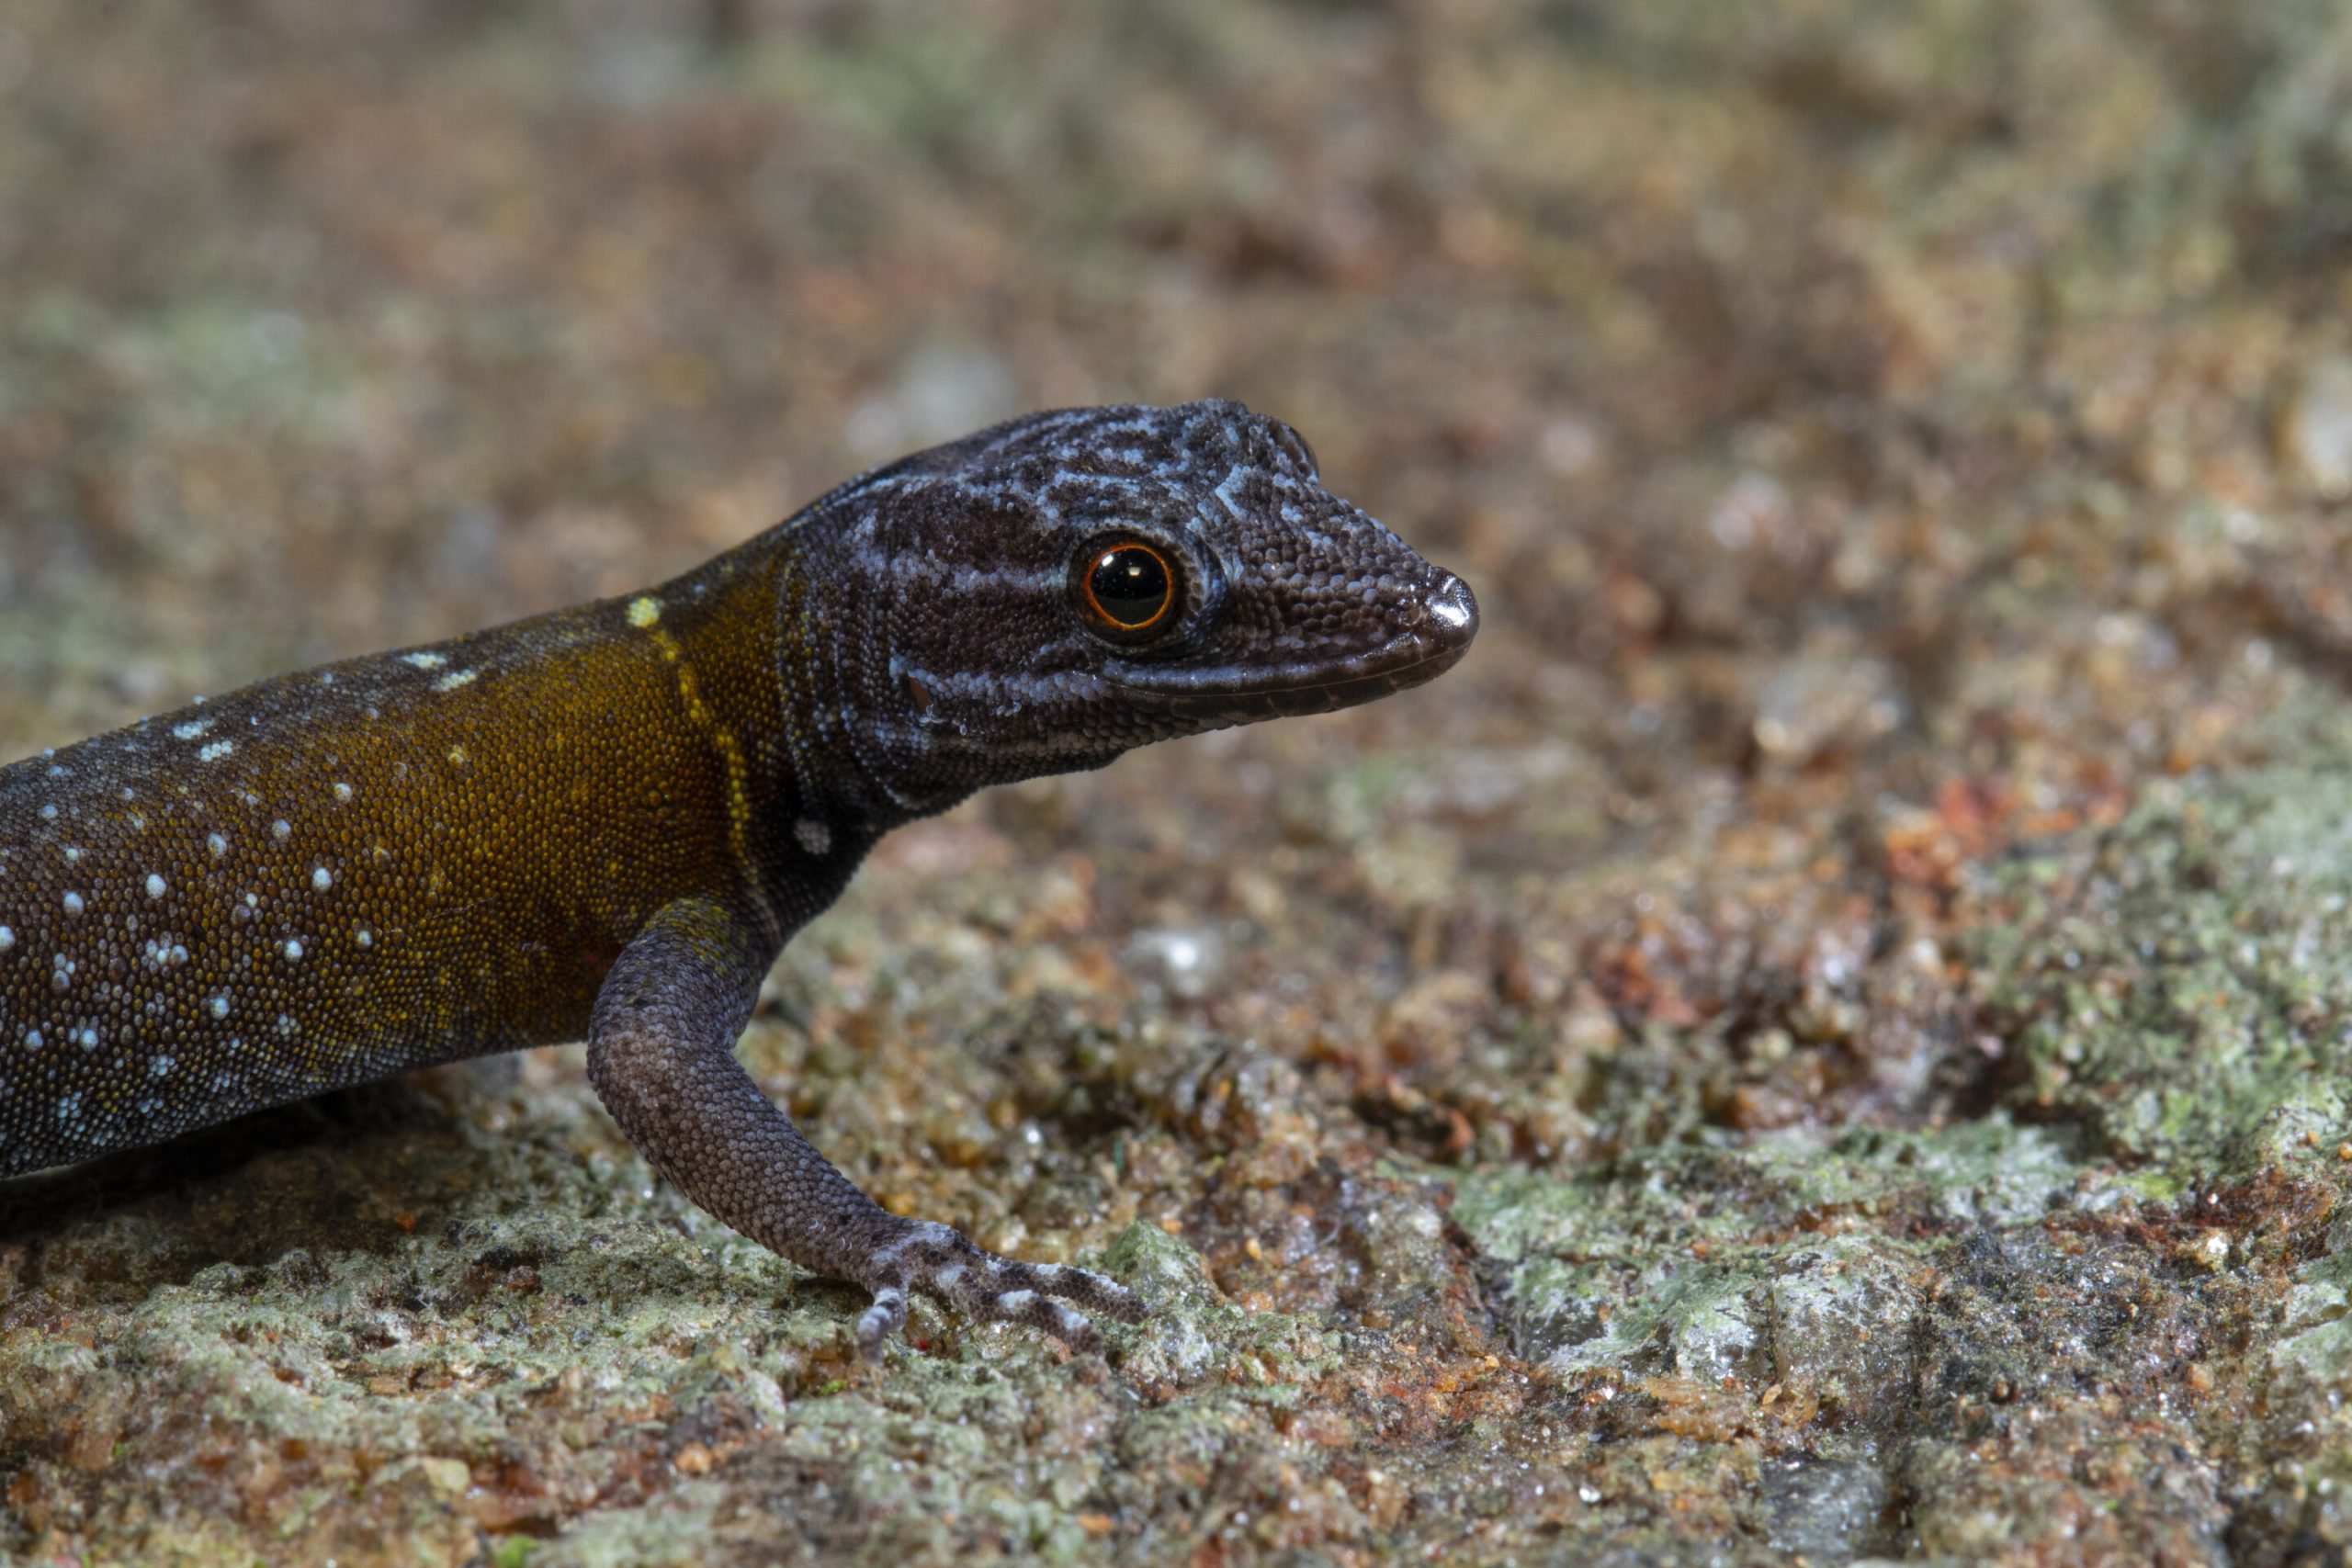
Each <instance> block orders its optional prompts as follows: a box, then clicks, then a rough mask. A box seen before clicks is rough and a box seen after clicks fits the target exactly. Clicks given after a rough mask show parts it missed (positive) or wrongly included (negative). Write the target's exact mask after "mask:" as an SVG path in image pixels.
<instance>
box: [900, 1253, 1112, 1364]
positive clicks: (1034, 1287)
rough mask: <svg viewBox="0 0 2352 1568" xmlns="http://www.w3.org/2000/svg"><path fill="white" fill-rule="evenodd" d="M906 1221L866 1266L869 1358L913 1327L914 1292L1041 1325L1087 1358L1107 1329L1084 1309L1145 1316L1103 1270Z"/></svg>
mask: <svg viewBox="0 0 2352 1568" xmlns="http://www.w3.org/2000/svg"><path fill="white" fill-rule="evenodd" d="M904 1223H905V1226H906V1228H905V1229H904V1230H903V1231H901V1232H900V1233H899V1235H898V1236H897V1237H896V1238H894V1239H893V1240H892V1241H890V1242H889V1243H888V1245H887V1246H885V1247H882V1248H880V1249H879V1250H878V1251H876V1253H875V1254H874V1256H873V1258H872V1260H871V1261H870V1263H869V1265H868V1267H867V1269H866V1270H865V1280H864V1282H865V1284H866V1285H868V1286H869V1287H870V1288H871V1289H872V1290H873V1292H874V1304H873V1305H872V1306H870V1307H868V1308H866V1310H865V1314H864V1315H863V1316H861V1317H860V1318H859V1319H858V1321H857V1348H858V1353H859V1354H860V1355H862V1356H864V1357H865V1359H867V1360H869V1361H875V1360H879V1359H881V1356H882V1347H883V1344H884V1342H885V1341H886V1340H888V1338H889V1337H890V1336H891V1335H892V1334H894V1333H897V1332H898V1331H899V1329H901V1328H903V1327H904V1326H905V1325H906V1320H907V1297H908V1295H909V1293H910V1292H914V1291H921V1292H923V1294H925V1295H928V1296H933V1297H935V1298H937V1299H938V1300H941V1301H944V1302H946V1303H950V1304H951V1305H954V1306H956V1307H957V1308H959V1309H961V1310H962V1312H963V1313H964V1314H965V1315H966V1316H967V1317H970V1318H972V1319H974V1320H975V1321H977V1322H981V1323H1018V1324H1023V1325H1027V1326H1029V1327H1031V1328H1036V1329H1042V1330H1043V1331H1044V1332H1046V1333H1047V1334H1050V1335H1052V1336H1053V1337H1055V1338H1057V1339H1058V1340H1060V1341H1061V1342H1062V1343H1063V1344H1065V1345H1067V1346H1069V1348H1070V1349H1071V1350H1073V1351H1074V1352H1076V1353H1077V1354H1079V1355H1081V1356H1099V1355H1101V1354H1103V1348H1104V1347H1103V1333H1102V1330H1100V1329H1098V1328H1096V1327H1095V1326H1094V1323H1093V1320H1092V1319H1091V1318H1089V1317H1088V1316H1087V1315H1086V1313H1085V1312H1080V1311H1079V1310H1078V1307H1084V1308H1086V1309H1088V1311H1091V1312H1095V1313H1100V1314H1103V1315H1104V1316H1106V1317H1112V1318H1115V1319H1117V1320H1118V1321H1119V1322H1121V1323H1141V1322H1142V1321H1143V1318H1144V1310H1145V1309H1144V1304H1143V1300H1142V1298H1141V1297H1139V1296H1137V1295H1136V1293H1135V1292H1133V1291H1130V1290H1128V1289H1127V1288H1126V1287H1125V1285H1121V1284H1119V1283H1117V1282H1115V1281H1114V1280H1107V1279H1105V1278H1103V1276H1102V1275H1100V1274H1096V1273H1093V1272H1091V1271H1090V1270H1088V1269H1073V1268H1070V1267H1069V1265H1067V1264H1061V1263H1023V1262H1019V1261H1017V1260H1015V1259H1013V1258H1000V1257H998V1256H997V1255H996V1254H995V1253H993V1252H989V1251H988V1250H986V1249H985V1248H983V1247H980V1246H979V1245H978V1243H976V1242H974V1241H973V1240H972V1239H971V1238H970V1237H969V1236H967V1235H964V1233H963V1232H961V1231H958V1230H956V1229H954V1228H953V1227H951V1226H948V1225H943V1224H933V1223H930V1222H928V1221H921V1220H909V1221H906V1222H904ZM1066 1302H1074V1303H1077V1306H1068V1305H1064V1304H1063V1303H1066Z"/></svg>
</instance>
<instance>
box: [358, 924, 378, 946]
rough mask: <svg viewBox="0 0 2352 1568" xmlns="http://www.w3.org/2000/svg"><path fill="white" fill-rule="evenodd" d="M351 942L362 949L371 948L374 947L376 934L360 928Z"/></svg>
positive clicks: (365, 928)
mask: <svg viewBox="0 0 2352 1568" xmlns="http://www.w3.org/2000/svg"><path fill="white" fill-rule="evenodd" d="M352 940H353V941H354V942H357V943H358V944H359V945H360V946H362V947H373V946H375V945H376V933H375V932H374V931H369V930H368V928H367V927H365V926H362V927H360V928H359V934H358V935H356V936H355V937H354V938H352Z"/></svg>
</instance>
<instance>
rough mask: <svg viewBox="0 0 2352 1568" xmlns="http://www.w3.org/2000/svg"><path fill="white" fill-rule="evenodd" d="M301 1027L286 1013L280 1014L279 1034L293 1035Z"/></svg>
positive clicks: (278, 1016) (278, 1022) (278, 1018)
mask: <svg viewBox="0 0 2352 1568" xmlns="http://www.w3.org/2000/svg"><path fill="white" fill-rule="evenodd" d="M300 1027H301V1026H300V1024H297V1023H296V1022H295V1021H293V1020H292V1019H290V1018H288V1017H287V1016H286V1014H284V1013H282V1012H281V1013H279V1014H278V1015H277V1032H278V1033H280V1034H291V1033H293V1032H294V1031H295V1030H297V1029H299V1028H300ZM232 1043H233V1042H232Z"/></svg>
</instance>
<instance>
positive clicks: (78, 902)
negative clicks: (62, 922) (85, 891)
mask: <svg viewBox="0 0 2352 1568" xmlns="http://www.w3.org/2000/svg"><path fill="white" fill-rule="evenodd" d="M65 912H66V913H67V914H69V915H78V914H80V913H81V912H82V896H81V895H80V894H79V893H68V894H67V895H66V896H65Z"/></svg>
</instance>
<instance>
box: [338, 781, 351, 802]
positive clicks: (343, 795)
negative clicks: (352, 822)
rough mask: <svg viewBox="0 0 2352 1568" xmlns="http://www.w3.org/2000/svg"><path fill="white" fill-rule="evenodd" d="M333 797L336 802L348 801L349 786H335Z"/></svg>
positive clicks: (349, 796) (349, 794) (349, 795)
mask: <svg viewBox="0 0 2352 1568" xmlns="http://www.w3.org/2000/svg"><path fill="white" fill-rule="evenodd" d="M334 797H335V798H336V799H337V800H349V799H350V798H351V786H350V785H349V784H336V785H335V786H334Z"/></svg>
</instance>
